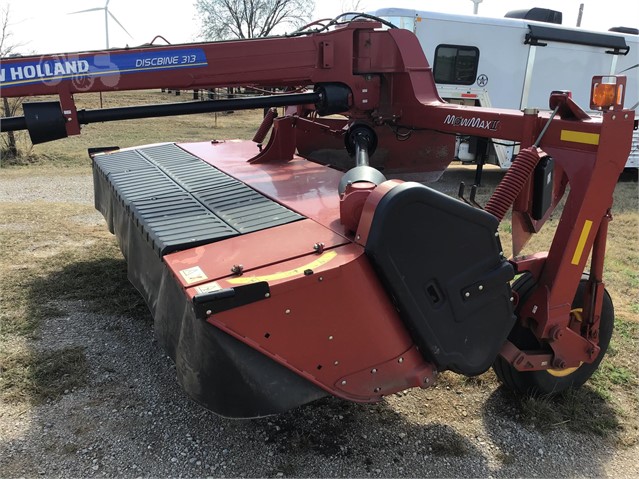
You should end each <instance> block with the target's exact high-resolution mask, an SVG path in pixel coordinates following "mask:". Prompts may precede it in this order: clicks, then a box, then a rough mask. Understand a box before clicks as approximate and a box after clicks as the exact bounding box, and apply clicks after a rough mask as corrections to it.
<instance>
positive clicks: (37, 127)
mask: <svg viewBox="0 0 639 479" xmlns="http://www.w3.org/2000/svg"><path fill="white" fill-rule="evenodd" d="M22 109H23V111H24V119H25V122H26V124H27V130H28V131H29V137H30V138H31V143H33V144H34V145H37V144H38V143H46V142H47V141H52V140H59V139H60V138H66V137H67V127H66V119H65V117H64V114H63V113H62V107H61V106H60V102H59V101H39V102H33V103H23V105H22Z"/></svg>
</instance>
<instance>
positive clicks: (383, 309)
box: [187, 244, 432, 402]
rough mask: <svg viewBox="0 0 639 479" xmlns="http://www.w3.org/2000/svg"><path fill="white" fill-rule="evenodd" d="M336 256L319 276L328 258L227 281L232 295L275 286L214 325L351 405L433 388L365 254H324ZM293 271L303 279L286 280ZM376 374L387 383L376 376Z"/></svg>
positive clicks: (347, 249) (351, 250) (345, 249)
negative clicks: (234, 290)
mask: <svg viewBox="0 0 639 479" xmlns="http://www.w3.org/2000/svg"><path fill="white" fill-rule="evenodd" d="M328 253H333V256H332V258H331V259H330V260H328V261H326V262H324V264H322V265H321V266H318V267H316V268H314V269H313V274H311V275H304V274H303V273H302V272H301V271H300V270H301V269H304V268H305V266H306V265H308V264H309V263H311V262H312V261H313V260H314V259H317V258H320V257H321V256H322V255H310V256H307V257H302V258H297V259H295V260H290V261H285V262H283V263H279V264H277V265H271V266H267V267H264V268H260V269H258V270H255V271H252V272H251V273H250V274H245V275H243V276H241V277H237V278H235V279H230V280H229V279H222V280H220V281H219V282H218V283H219V286H220V287H222V288H225V287H233V286H237V285H238V283H237V281H245V282H250V281H257V280H259V279H260V278H263V277H271V278H273V279H270V280H269V281H268V282H269V285H270V286H271V291H270V297H269V298H266V299H264V300H263V301H258V302H256V303H252V304H249V305H246V306H244V307H242V308H238V309H232V310H229V311H225V312H222V313H219V314H215V315H213V316H211V317H209V319H208V321H209V322H210V323H211V324H213V325H215V326H217V327H218V328H220V329H222V330H224V331H226V332H228V333H229V334H231V335H232V336H234V337H236V338H238V339H240V340H241V341H244V342H245V343H247V344H249V345H251V346H252V347H254V348H255V349H258V350H260V351H262V352H263V353H264V354H266V355H267V356H269V357H271V358H272V359H274V360H275V361H277V362H279V363H280V364H282V365H284V366H286V367H288V368H290V369H292V370H294V371H296V372H297V373H298V374H300V375H302V376H304V377H305V378H307V379H308V380H309V381H312V382H313V383H315V384H317V385H319V386H320V387H322V388H324V389H326V390H327V391H330V392H331V393H332V394H335V395H337V396H340V397H343V398H346V399H350V400H354V401H363V402H369V401H377V400H379V399H381V397H382V395H384V394H390V393H392V392H396V391H400V390H403V389H407V388H409V387H414V386H417V385H429V384H430V382H424V379H425V378H429V381H430V378H431V377H432V369H431V368H430V367H429V366H428V365H427V363H426V362H425V361H424V359H423V358H422V356H421V354H415V350H414V345H413V342H412V340H411V338H410V336H409V335H408V333H407V331H406V328H405V327H404V325H403V323H402V321H401V320H400V319H399V316H398V314H397V311H395V308H394V307H393V305H392V303H391V302H390V300H389V298H388V296H387V294H386V292H385V291H384V289H383V288H382V286H381V285H380V284H379V282H378V281H377V278H376V275H375V273H374V272H373V271H372V269H371V267H370V265H369V263H368V259H367V258H366V257H365V256H364V254H363V248H362V247H360V246H358V245H355V244H349V245H345V246H341V247H338V248H336V249H335V250H332V251H329V252H325V253H323V254H324V255H327V254H328ZM291 270H297V271H299V273H298V274H296V275H294V276H292V277H286V272H287V271H291ZM278 277H280V278H281V279H275V278H278ZM233 281H236V282H233ZM187 294H189V295H195V294H197V290H195V289H189V290H188V291H187ZM326 298H331V301H326ZM400 357H402V358H403V360H402V361H401V362H399V361H398V360H399V358H400ZM375 368H377V369H378V370H379V371H380V372H381V374H380V375H376V374H375V373H370V371H371V370H372V369H375ZM362 371H369V373H368V374H362ZM422 376H423V377H422ZM417 377H420V378H421V379H420V380H419V381H418V380H417V379H416V378H417ZM343 381H346V383H345V384H342V383H343ZM344 386H348V387H344ZM377 388H379V389H378V390H377Z"/></svg>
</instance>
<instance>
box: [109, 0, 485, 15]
mask: <svg viewBox="0 0 639 479" xmlns="http://www.w3.org/2000/svg"><path fill="white" fill-rule="evenodd" d="M470 1H471V2H473V3H474V4H475V5H473V13H474V14H475V15H477V13H478V12H479V4H480V3H481V2H482V1H483V0H470ZM107 3H109V2H107Z"/></svg>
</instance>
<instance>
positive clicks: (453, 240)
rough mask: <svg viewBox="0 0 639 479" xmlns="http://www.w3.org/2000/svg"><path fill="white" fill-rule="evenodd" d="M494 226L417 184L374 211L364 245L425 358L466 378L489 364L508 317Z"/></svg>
mask: <svg viewBox="0 0 639 479" xmlns="http://www.w3.org/2000/svg"><path fill="white" fill-rule="evenodd" d="M498 224H499V222H498V220H497V219H496V218H495V217H494V216H493V215H491V214H489V213H487V212H485V211H483V210H480V209H477V208H473V207H471V206H468V205H466V204H464V203H462V202H461V201H458V200H456V199H453V198H451V197H449V196H447V195H444V194H442V193H439V192H437V191H435V190H433V189H431V188H428V187H426V186H424V185H421V184H418V183H410V182H408V183H403V184H401V185H399V186H396V187H395V188H393V189H392V190H390V191H389V192H388V193H387V194H386V195H385V196H384V198H382V200H381V201H380V203H379V204H378V206H377V208H376V210H375V214H374V216H373V221H372V224H371V229H370V233H369V236H368V240H367V242H366V254H367V255H368V257H369V258H370V260H371V262H372V263H373V265H374V267H375V269H376V270H377V272H378V274H379V276H380V278H381V280H382V282H383V283H384V285H385V287H386V289H387V291H388V293H389V294H390V295H391V296H392V298H393V299H394V301H395V304H396V306H397V308H398V310H399V314H400V316H401V318H402V320H403V321H404V323H405V324H406V326H407V328H408V329H409V331H410V332H411V334H412V336H413V339H414V341H415V342H416V344H417V345H418V346H419V348H420V351H421V352H422V354H423V355H424V357H425V358H426V359H427V360H429V361H432V362H434V363H435V364H436V365H437V368H438V369H439V370H440V371H441V370H446V369H450V370H453V371H456V372H458V373H461V374H465V375H475V374H480V373H482V372H484V371H485V370H486V369H488V368H489V367H490V366H491V364H492V363H493V361H494V359H495V357H496V356H497V354H498V352H499V350H500V349H501V346H502V345H503V343H504V341H505V339H506V337H507V336H508V333H509V332H510V330H511V328H512V326H513V324H514V321H515V316H514V315H513V307H512V303H511V301H510V298H511V291H510V285H509V283H508V282H509V280H511V279H512V278H513V276H514V272H513V268H512V266H511V264H510V263H509V262H508V261H507V260H506V259H505V258H504V257H503V256H502V253H501V245H500V243H499V238H498V236H497V227H498Z"/></svg>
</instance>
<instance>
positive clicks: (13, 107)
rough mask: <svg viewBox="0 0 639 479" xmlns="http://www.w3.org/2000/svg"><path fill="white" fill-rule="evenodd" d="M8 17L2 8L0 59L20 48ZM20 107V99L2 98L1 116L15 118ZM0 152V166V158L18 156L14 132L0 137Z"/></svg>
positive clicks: (0, 13)
mask: <svg viewBox="0 0 639 479" xmlns="http://www.w3.org/2000/svg"><path fill="white" fill-rule="evenodd" d="M9 17H10V15H9V6H8V5H7V6H3V7H2V8H1V9H0V57H8V56H11V55H14V54H15V53H16V50H17V49H18V48H19V47H20V45H19V44H18V43H14V42H13V40H12V36H13V33H12V32H11V29H10V23H9ZM21 105H22V98H12V99H9V98H7V97H2V116H3V117H9V116H15V115H16V113H17V112H18V110H19V109H20V106H21ZM0 150H1V151H0V164H1V160H2V158H1V157H2V156H7V157H9V158H15V157H17V156H18V153H19V152H18V142H17V141H16V135H15V133H14V132H12V131H8V132H7V133H6V134H3V135H2V144H1V145H0Z"/></svg>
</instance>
